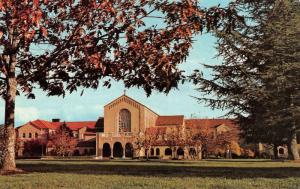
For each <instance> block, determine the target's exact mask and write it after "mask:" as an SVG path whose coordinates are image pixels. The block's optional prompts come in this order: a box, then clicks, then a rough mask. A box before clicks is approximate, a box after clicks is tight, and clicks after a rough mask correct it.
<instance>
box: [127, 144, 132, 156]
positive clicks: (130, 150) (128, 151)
mask: <svg viewBox="0 0 300 189" xmlns="http://www.w3.org/2000/svg"><path fill="white" fill-rule="evenodd" d="M125 157H133V145H132V144H131V143H126V145H125Z"/></svg>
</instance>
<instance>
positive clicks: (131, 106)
mask: <svg viewBox="0 0 300 189" xmlns="http://www.w3.org/2000/svg"><path fill="white" fill-rule="evenodd" d="M124 112H127V113H125V114H126V115H127V117H126V116H124ZM124 120H125V121H124ZM123 122H127V123H123ZM123 125H127V127H126V129H125V130H122V129H123ZM204 126H208V127H210V128H211V129H212V132H214V133H215V134H218V133H220V132H224V131H230V130H231V129H233V127H235V125H234V124H233V122H232V121H231V120H226V119H195V120H193V119H192V120H190V119H184V116H183V115H174V116H161V115H159V114H157V113H156V112H154V111H153V110H151V109H150V108H148V107H146V106H145V105H143V104H141V103H139V102H137V101H135V100H134V99H132V98H130V97H128V96H126V95H122V96H121V97H119V98H117V99H116V100H114V101H112V102H110V103H109V104H107V105H106V106H104V129H103V130H102V131H101V132H98V133H97V135H96V157H97V158H98V159H102V158H132V157H133V158H137V157H141V156H146V152H145V149H144V148H142V149H138V146H137V145H136V143H137V142H136V138H137V136H139V135H144V134H145V132H146V131H147V129H159V130H164V131H163V132H164V133H165V134H166V133H168V132H170V131H171V130H172V129H173V128H179V127H180V128H183V130H184V129H185V128H193V127H204ZM137 149H138V150H137ZM191 150H195V149H194V147H192V146H190V147H188V148H186V149H182V148H180V147H178V146H177V147H176V146H175V147H174V149H171V148H170V147H169V146H168V145H166V144H163V143H161V144H157V145H154V146H152V147H151V149H149V152H148V156H150V157H152V158H159V159H170V158H177V159H182V158H187V159H188V158H190V151H191Z"/></svg>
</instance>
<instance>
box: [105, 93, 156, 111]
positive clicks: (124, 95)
mask: <svg viewBox="0 0 300 189" xmlns="http://www.w3.org/2000/svg"><path fill="white" fill-rule="evenodd" d="M123 97H125V98H128V99H129V100H131V101H133V102H135V103H137V104H138V105H140V106H143V107H145V108H146V109H148V110H149V111H151V112H153V113H154V114H156V115H158V114H157V113H156V112H155V111H153V110H152V109H150V108H149V107H147V106H145V105H144V104H142V103H140V102H138V101H136V100H134V99H133V98H131V97H129V96H127V95H126V94H123V95H122V96H119V97H118V98H116V99H115V100H113V101H111V102H110V103H108V104H106V105H105V106H109V105H111V104H113V103H114V102H116V101H118V100H119V99H121V98H123ZM105 106H104V107H105Z"/></svg>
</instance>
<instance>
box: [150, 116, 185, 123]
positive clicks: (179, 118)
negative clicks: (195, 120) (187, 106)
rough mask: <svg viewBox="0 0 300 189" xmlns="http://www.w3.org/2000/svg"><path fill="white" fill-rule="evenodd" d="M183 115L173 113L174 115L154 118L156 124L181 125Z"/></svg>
mask: <svg viewBox="0 0 300 189" xmlns="http://www.w3.org/2000/svg"><path fill="white" fill-rule="evenodd" d="M183 120H184V116H183V115H175V116H158V118H157V120H156V124H155V125H156V126H164V125H183Z"/></svg>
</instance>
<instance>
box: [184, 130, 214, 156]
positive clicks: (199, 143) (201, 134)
mask: <svg viewBox="0 0 300 189" xmlns="http://www.w3.org/2000/svg"><path fill="white" fill-rule="evenodd" d="M212 139H213V137H212V131H211V130H210V129H209V128H208V127H201V128H198V127H196V128H189V129H186V144H187V145H188V146H193V147H195V153H196V157H197V159H200V160H201V159H202V156H203V150H204V149H206V148H207V145H208V142H209V141H210V140H212Z"/></svg>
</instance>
